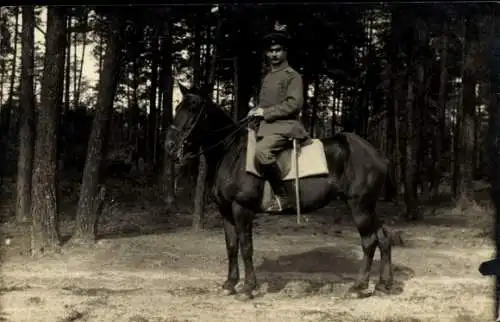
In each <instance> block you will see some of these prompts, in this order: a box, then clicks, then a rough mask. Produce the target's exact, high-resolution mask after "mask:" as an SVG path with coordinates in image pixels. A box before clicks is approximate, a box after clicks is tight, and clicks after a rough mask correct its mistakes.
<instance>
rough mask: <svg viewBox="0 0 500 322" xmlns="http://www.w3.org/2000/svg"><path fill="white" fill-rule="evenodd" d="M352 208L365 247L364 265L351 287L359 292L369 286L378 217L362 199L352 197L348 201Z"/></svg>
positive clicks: (351, 289) (353, 290)
mask: <svg viewBox="0 0 500 322" xmlns="http://www.w3.org/2000/svg"><path fill="white" fill-rule="evenodd" d="M347 203H348V205H349V207H350V208H351V212H352V216H353V219H354V222H355V224H356V227H357V228H358V231H359V234H360V235H361V246H362V248H363V260H362V266H361V269H360V271H359V275H358V278H357V280H356V282H355V283H354V285H353V286H351V288H350V289H349V291H351V292H358V291H362V290H365V289H367V288H368V286H369V282H370V271H371V267H372V263H373V257H374V255H375V250H376V249H377V244H378V239H377V228H378V227H377V225H378V223H377V218H375V217H374V216H373V214H374V213H372V212H371V211H370V210H371V209H367V207H366V206H364V205H363V204H362V202H361V200H360V199H358V198H355V199H350V200H348V201H347Z"/></svg>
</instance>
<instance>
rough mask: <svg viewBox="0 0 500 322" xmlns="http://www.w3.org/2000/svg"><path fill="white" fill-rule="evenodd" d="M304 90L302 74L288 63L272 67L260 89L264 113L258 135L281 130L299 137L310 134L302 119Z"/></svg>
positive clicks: (276, 132)
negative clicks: (300, 114) (300, 118)
mask: <svg viewBox="0 0 500 322" xmlns="http://www.w3.org/2000/svg"><path fill="white" fill-rule="evenodd" d="M303 91H304V89H303V85H302V77H301V76H300V74H299V73H297V72H296V71H295V70H294V69H293V68H292V67H290V66H288V64H287V63H284V64H283V65H282V66H281V67H279V68H277V69H275V70H271V71H269V73H268V74H267V75H266V76H265V77H264V79H263V80H262V85H261V89H260V93H259V106H260V107H262V109H263V110H264V115H263V120H262V121H261V122H260V125H259V131H258V132H257V136H259V137H262V136H268V135H273V134H278V135H283V136H286V137H290V138H296V139H299V140H302V139H306V138H308V137H309V135H308V133H307V131H306V129H305V128H304V126H303V125H302V123H301V122H300V120H299V113H300V111H301V109H302V106H303V104H304V97H303V95H304V92H303Z"/></svg>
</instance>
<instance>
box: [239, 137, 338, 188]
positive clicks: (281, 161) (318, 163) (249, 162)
mask: <svg viewBox="0 0 500 322" xmlns="http://www.w3.org/2000/svg"><path fill="white" fill-rule="evenodd" d="M256 145H257V134H256V133H255V130H253V129H248V139H247V152H246V166H245V170H246V172H248V173H251V174H253V175H256V176H258V177H262V175H261V174H260V172H259V171H258V170H257V168H256V166H255V160H254V157H255V147H256ZM297 154H298V160H297V161H298V162H297V163H298V170H299V171H298V172H299V178H302V177H308V176H313V175H322V174H328V164H327V162H326V156H325V151H324V149H323V143H322V142H321V140H319V139H312V140H310V144H307V145H304V146H301V147H298V151H297ZM293 157H294V154H293V153H292V148H287V149H285V150H283V151H282V152H281V153H280V155H279V156H278V158H277V159H278V166H279V167H280V169H281V173H282V174H283V180H292V179H295V177H296V170H295V162H294V161H293V160H292V158H293Z"/></svg>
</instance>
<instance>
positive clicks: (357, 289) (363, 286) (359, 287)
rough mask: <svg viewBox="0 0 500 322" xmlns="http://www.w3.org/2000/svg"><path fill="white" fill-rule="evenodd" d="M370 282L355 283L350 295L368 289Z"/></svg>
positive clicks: (350, 289) (349, 290)
mask: <svg viewBox="0 0 500 322" xmlns="http://www.w3.org/2000/svg"><path fill="white" fill-rule="evenodd" d="M368 286H369V285H368V282H361V283H355V284H354V285H353V286H351V287H349V289H348V290H347V292H348V293H359V292H362V291H364V290H366V289H368Z"/></svg>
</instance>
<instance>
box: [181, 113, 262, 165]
mask: <svg viewBox="0 0 500 322" xmlns="http://www.w3.org/2000/svg"><path fill="white" fill-rule="evenodd" d="M204 112H205V105H204V106H203V107H202V108H201V109H200V112H199V113H198V115H197V116H196V118H195V121H194V122H193V125H192V126H191V127H190V128H189V130H188V131H186V134H185V135H183V137H182V140H180V142H184V141H186V139H187V138H188V137H189V136H190V135H191V133H192V132H193V130H194V128H195V127H196V126H197V125H198V122H199V120H200V119H201V116H202V114H203V113H204ZM250 120H252V117H251V116H250V117H249V116H245V117H244V118H242V119H241V120H239V121H238V122H237V123H235V124H228V125H226V126H224V127H221V128H218V129H215V130H213V131H210V132H209V133H207V134H206V135H213V134H215V133H218V132H221V131H223V130H226V129H229V128H231V127H233V126H235V127H236V128H235V129H234V130H232V131H231V132H229V133H228V134H226V135H224V138H223V139H221V140H219V141H218V142H216V143H214V144H212V145H210V146H208V147H206V148H203V149H202V150H201V151H199V152H197V153H190V154H188V155H186V156H183V157H182V159H181V160H189V159H193V158H197V157H199V156H200V155H202V154H203V153H208V152H210V151H211V150H213V149H214V148H216V147H218V146H220V145H222V144H223V145H226V144H228V145H229V144H232V143H233V142H234V141H235V140H236V139H237V136H236V135H234V134H236V133H238V132H239V131H240V130H241V129H243V128H244V127H246V126H247V125H248V123H249V122H250ZM171 127H172V128H173V129H175V130H176V131H179V130H178V129H177V128H175V127H174V126H171ZM182 145H184V143H183V144H182Z"/></svg>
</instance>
